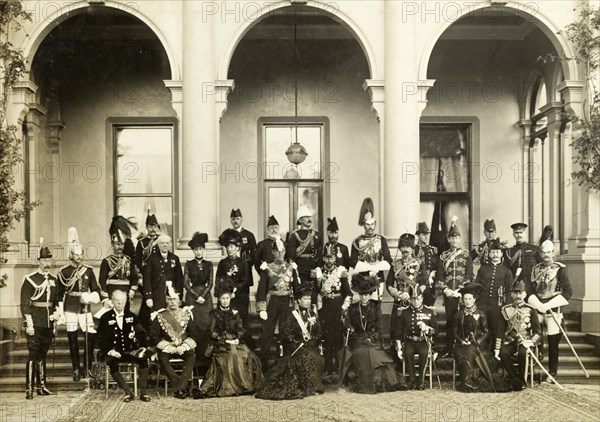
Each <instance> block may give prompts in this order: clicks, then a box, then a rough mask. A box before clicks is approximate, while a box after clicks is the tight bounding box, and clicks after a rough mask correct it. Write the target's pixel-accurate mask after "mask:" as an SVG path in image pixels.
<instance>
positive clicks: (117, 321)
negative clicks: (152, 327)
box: [98, 289, 150, 402]
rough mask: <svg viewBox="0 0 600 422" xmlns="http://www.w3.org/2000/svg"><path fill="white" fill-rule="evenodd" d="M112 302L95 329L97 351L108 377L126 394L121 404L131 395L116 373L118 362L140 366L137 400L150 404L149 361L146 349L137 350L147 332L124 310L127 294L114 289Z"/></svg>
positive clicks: (131, 398) (131, 392) (117, 371)
mask: <svg viewBox="0 0 600 422" xmlns="http://www.w3.org/2000/svg"><path fill="white" fill-rule="evenodd" d="M111 301H112V304H113V306H114V308H113V309H111V310H109V311H108V312H106V313H104V314H103V315H102V317H101V318H100V324H99V326H98V342H99V344H100V352H101V353H102V355H103V356H104V358H105V360H106V365H107V366H108V368H109V370H110V374H111V376H112V377H113V379H114V380H115V381H116V382H117V384H118V385H119V387H121V388H122V389H123V391H125V394H126V396H125V398H124V399H123V401H124V402H130V401H132V400H133V399H134V396H133V391H131V387H129V385H127V383H126V382H125V379H124V378H123V375H121V373H120V372H119V363H121V362H131V363H135V364H137V365H138V366H139V367H140V380H139V385H140V400H141V401H144V402H148V401H150V396H149V395H148V394H147V393H146V388H147V386H148V359H146V358H145V357H144V355H145V351H146V349H145V348H143V347H142V348H140V346H143V345H144V344H145V342H146V333H145V332H144V330H143V329H142V326H141V325H140V324H139V322H138V319H137V316H135V314H134V313H132V312H131V311H129V310H127V309H125V305H126V304H127V293H125V292H124V291H122V290H118V289H117V290H113V292H112V295H111Z"/></svg>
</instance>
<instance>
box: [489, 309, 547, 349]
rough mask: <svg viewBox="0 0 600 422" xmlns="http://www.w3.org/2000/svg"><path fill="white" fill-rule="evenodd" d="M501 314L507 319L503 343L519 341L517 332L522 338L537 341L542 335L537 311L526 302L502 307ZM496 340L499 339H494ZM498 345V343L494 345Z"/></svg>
mask: <svg viewBox="0 0 600 422" xmlns="http://www.w3.org/2000/svg"><path fill="white" fill-rule="evenodd" d="M502 316H503V317H504V319H505V320H506V321H507V329H506V333H505V334H504V338H503V339H502V341H503V342H504V344H509V343H512V342H513V341H521V338H520V336H519V334H520V335H521V336H522V337H523V339H524V340H532V341H533V342H534V343H537V342H538V341H539V339H540V337H541V335H542V330H541V327H540V321H539V318H538V312H537V311H536V310H535V309H534V308H533V307H532V306H530V305H528V304H527V303H522V304H521V305H517V304H516V303H511V304H510V305H505V306H504V307H502ZM496 341H497V342H498V341H499V339H497V340H496ZM496 346H497V347H496V348H499V347H498V344H497V345H496Z"/></svg>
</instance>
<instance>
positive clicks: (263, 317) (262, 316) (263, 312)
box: [258, 311, 267, 321]
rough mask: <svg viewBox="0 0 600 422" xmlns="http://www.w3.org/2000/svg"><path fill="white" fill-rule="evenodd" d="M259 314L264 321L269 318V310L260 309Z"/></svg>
mask: <svg viewBox="0 0 600 422" xmlns="http://www.w3.org/2000/svg"><path fill="white" fill-rule="evenodd" d="M258 316H259V317H260V319H262V320H263V321H266V320H267V311H260V312H259V313H258Z"/></svg>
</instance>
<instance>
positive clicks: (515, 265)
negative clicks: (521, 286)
mask: <svg viewBox="0 0 600 422" xmlns="http://www.w3.org/2000/svg"><path fill="white" fill-rule="evenodd" d="M510 227H511V228H512V229H513V236H514V238H515V241H516V243H515V245H514V246H512V247H510V248H508V249H506V250H505V251H504V253H505V258H506V259H505V260H504V265H506V266H507V267H508V268H509V269H510V271H511V273H512V275H513V278H514V280H515V281H517V280H523V281H524V282H525V288H526V289H527V294H528V295H530V294H531V293H533V291H534V289H533V286H532V284H531V270H532V269H533V267H535V266H536V265H537V264H539V263H541V262H542V258H541V256H540V253H539V248H538V247H537V246H536V245H533V244H531V243H527V242H525V229H526V228H527V224H525V223H515V224H513V225H512V226H510ZM517 272H519V273H520V274H517Z"/></svg>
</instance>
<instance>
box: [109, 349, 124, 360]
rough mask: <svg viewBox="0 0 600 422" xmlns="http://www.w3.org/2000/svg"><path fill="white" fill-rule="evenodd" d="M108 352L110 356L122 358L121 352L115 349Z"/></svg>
mask: <svg viewBox="0 0 600 422" xmlns="http://www.w3.org/2000/svg"><path fill="white" fill-rule="evenodd" d="M107 354H108V356H112V357H114V358H117V359H121V354H120V353H119V352H117V351H116V350H114V349H113V350H110V351H109V352H108V353H107Z"/></svg>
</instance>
